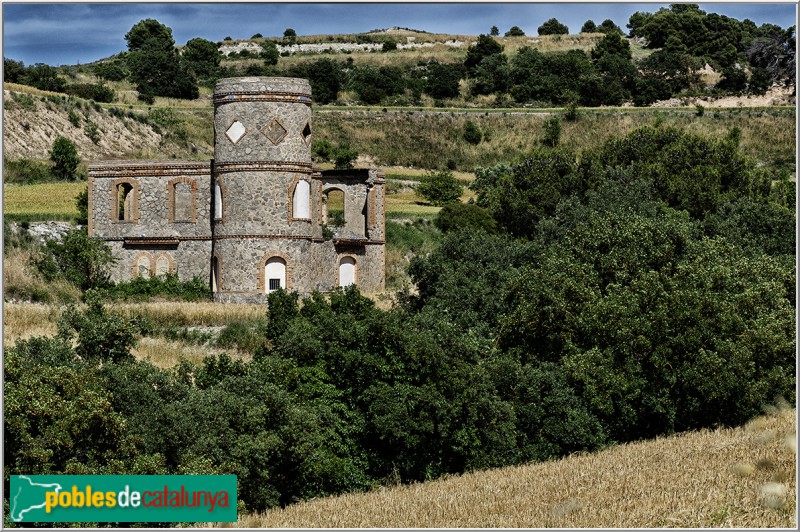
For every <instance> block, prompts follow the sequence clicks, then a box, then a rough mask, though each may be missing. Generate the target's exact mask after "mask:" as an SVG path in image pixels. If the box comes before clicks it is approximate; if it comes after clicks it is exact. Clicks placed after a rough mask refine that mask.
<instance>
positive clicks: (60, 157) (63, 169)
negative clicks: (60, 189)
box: [50, 136, 81, 181]
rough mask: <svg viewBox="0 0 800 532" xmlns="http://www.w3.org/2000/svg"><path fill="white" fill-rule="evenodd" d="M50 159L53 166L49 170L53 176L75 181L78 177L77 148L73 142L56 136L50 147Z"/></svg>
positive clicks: (78, 158)
mask: <svg viewBox="0 0 800 532" xmlns="http://www.w3.org/2000/svg"><path fill="white" fill-rule="evenodd" d="M50 160H51V161H52V162H53V167H52V168H51V170H50V172H51V174H52V175H53V178H55V179H58V180H62V181H75V180H76V179H77V178H78V165H79V164H81V159H80V157H78V148H77V146H75V143H74V142H72V141H71V140H69V139H68V138H66V137H61V136H59V137H57V138H56V140H54V141H53V147H52V148H51V149H50Z"/></svg>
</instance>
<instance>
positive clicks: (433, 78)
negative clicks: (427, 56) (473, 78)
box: [424, 62, 464, 99]
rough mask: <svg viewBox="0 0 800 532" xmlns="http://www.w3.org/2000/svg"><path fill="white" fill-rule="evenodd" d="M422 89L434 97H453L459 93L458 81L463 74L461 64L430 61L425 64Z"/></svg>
mask: <svg viewBox="0 0 800 532" xmlns="http://www.w3.org/2000/svg"><path fill="white" fill-rule="evenodd" d="M425 71H426V72H425V88H424V91H425V92H426V93H427V94H429V95H430V96H431V97H433V98H436V99H442V98H455V97H457V96H458V94H459V81H460V80H461V77H462V76H463V74H464V69H463V68H462V67H461V65H447V64H442V63H439V62H431V63H428V64H427V65H426V66H425Z"/></svg>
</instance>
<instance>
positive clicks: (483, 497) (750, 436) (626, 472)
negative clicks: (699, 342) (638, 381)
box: [217, 406, 797, 528]
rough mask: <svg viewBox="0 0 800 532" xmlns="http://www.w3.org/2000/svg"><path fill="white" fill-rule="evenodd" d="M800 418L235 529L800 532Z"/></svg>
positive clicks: (461, 480)
mask: <svg viewBox="0 0 800 532" xmlns="http://www.w3.org/2000/svg"><path fill="white" fill-rule="evenodd" d="M796 414H797V413H796V410H794V409H789V408H787V407H786V406H782V407H780V408H773V409H771V411H770V412H769V413H768V414H767V415H765V416H762V417H759V418H756V419H754V420H752V421H751V422H750V423H748V424H747V425H745V426H744V427H741V428H736V429H718V430H702V431H696V432H689V433H685V434H680V435H676V436H672V437H667V438H658V439H656V440H651V441H643V442H636V443H630V444H626V445H620V446H616V447H612V448H609V449H607V450H604V451H601V452H597V453H594V454H575V455H572V456H569V457H567V458H564V459H562V460H559V461H552V462H545V463H538V464H530V465H525V466H520V467H510V468H503V469H497V470H492V471H485V472H478V473H471V474H465V475H462V476H457V477H451V478H445V479H442V480H437V481H434V482H427V483H422V484H413V485H409V486H400V487H393V488H382V489H379V490H377V491H375V492H371V493H366V494H352V495H345V496H340V497H331V498H326V499H318V500H312V501H308V502H303V503H299V504H295V505H292V506H289V507H287V508H285V509H278V510H274V511H269V512H266V513H263V514H257V515H244V516H241V517H240V519H239V522H238V523H236V525H235V526H238V527H250V528H306V527H313V528H335V527H346V528H372V527H380V528H384V527H385V528H390V527H401V528H428V527H437V528H460V527H474V528H478V527H492V528H495V527H505V528H512V527H515V528H516V527H522V528H666V527H670V528H672V527H675V528H701V527H702V528H705V527H725V528H761V527H779V528H794V527H795V525H796V513H795V499H796V496H795V492H796V480H795V471H796V452H797V451H796V449H797V447H796V438H797V434H796ZM217 525H219V526H226V525H225V524H224V523H218V524H217Z"/></svg>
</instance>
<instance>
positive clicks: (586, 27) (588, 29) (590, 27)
mask: <svg viewBox="0 0 800 532" xmlns="http://www.w3.org/2000/svg"><path fill="white" fill-rule="evenodd" d="M596 31H597V25H596V24H595V23H594V21H593V20H592V19H589V20H587V21H586V22H584V23H583V26H581V33H594V32H596Z"/></svg>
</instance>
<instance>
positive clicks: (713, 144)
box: [4, 126, 796, 511]
mask: <svg viewBox="0 0 800 532" xmlns="http://www.w3.org/2000/svg"><path fill="white" fill-rule="evenodd" d="M739 137H740V132H739V131H738V130H737V129H733V130H731V131H729V132H728V133H727V134H726V135H724V136H723V137H720V138H707V137H703V136H699V135H695V134H691V133H687V132H685V131H682V130H678V129H674V128H668V127H663V126H656V127H644V128H641V129H638V130H635V131H633V132H632V133H630V134H628V135H626V136H624V137H617V138H612V139H611V140H609V141H608V142H606V143H605V144H603V145H602V146H601V147H599V148H597V149H595V150H584V151H582V152H572V151H569V150H567V149H564V148H560V147H554V148H550V147H541V148H539V149H537V150H535V151H533V152H531V153H528V154H525V155H524V156H521V157H520V158H518V159H517V160H515V161H509V162H506V163H501V164H497V165H495V166H492V167H488V168H483V169H480V170H479V171H477V172H476V179H475V181H474V183H473V184H472V185H471V186H472V188H473V190H474V191H475V192H476V194H477V201H476V202H475V204H453V205H451V206H449V207H447V208H446V209H443V210H442V213H441V216H440V220H438V221H437V225H438V226H439V227H440V228H441V229H442V230H443V231H444V232H445V233H444V235H443V237H442V240H441V244H440V246H439V247H438V249H436V250H435V251H434V252H432V253H430V254H427V255H425V256H418V257H416V258H414V259H413V260H412V262H411V265H410V267H409V273H410V275H411V278H412V280H413V282H414V284H415V285H416V288H417V291H416V292H415V293H410V292H407V291H404V292H402V293H401V294H399V302H398V304H397V305H396V306H395V307H394V308H393V309H391V310H380V309H378V308H376V307H375V305H374V303H373V302H372V301H371V300H370V299H367V298H366V297H364V296H362V295H361V294H360V293H359V292H358V290H357V289H356V288H354V287H350V288H347V289H345V290H342V289H340V290H338V291H336V292H334V293H332V294H329V295H322V294H319V293H315V294H312V295H311V296H310V297H308V298H306V299H304V300H303V301H302V302H301V301H299V299H298V295H297V294H296V293H285V292H283V291H277V292H274V293H272V294H270V297H269V307H268V309H267V310H266V313H267V320H266V321H265V324H264V325H263V327H262V328H261V329H260V331H259V333H258V336H259V338H260V340H259V342H258V343H257V347H254V348H253V350H252V352H253V360H252V361H250V362H241V361H234V360H232V359H231V358H230V357H228V356H226V355H220V356H212V357H207V358H206V359H205V360H204V361H203V362H202V363H199V364H194V363H190V362H187V361H183V362H181V363H180V364H179V365H178V366H177V367H175V368H173V369H159V368H157V367H155V366H153V365H152V364H150V363H149V362H147V361H136V360H135V359H134V358H133V356H132V355H131V352H130V350H131V347H132V346H133V345H134V344H135V341H136V335H137V334H141V333H146V332H147V331H148V330H152V328H153V327H155V324H153V323H150V322H149V321H148V320H146V319H145V318H143V317H124V316H122V315H119V314H117V313H115V312H114V311H113V310H111V309H110V308H107V307H106V306H104V305H103V303H102V301H101V300H100V299H99V297H98V295H97V293H96V292H95V291H93V290H89V291H88V292H87V294H86V300H87V303H88V306H87V308H86V310H83V311H79V310H76V309H68V310H67V311H66V312H64V314H63V316H62V318H61V321H60V322H59V326H58V334H57V335H56V336H55V337H52V338H31V339H28V340H22V341H18V342H17V344H16V345H15V346H14V347H11V348H8V349H7V351H6V360H5V418H4V419H5V442H4V443H5V448H4V453H5V456H4V458H5V464H6V468H5V470H4V475H5V482H6V483H7V482H8V475H10V474H17V473H28V474H43V473H50V474H52V473H83V474H89V473H93V474H111V473H126V474H158V473H181V474H190V473H206V474H212V473H229V474H231V473H232V474H236V475H237V476H238V482H239V500H240V501H241V504H242V509H247V510H249V511H253V510H262V509H265V508H270V507H274V506H279V505H286V504H290V503H292V502H294V501H296V500H299V499H306V498H311V497H319V496H325V495H329V494H335V493H343V492H349V491H359V490H365V489H369V488H372V487H375V486H379V485H385V484H391V483H396V482H411V481H423V480H428V479H433V478H437V477H440V476H442V475H445V474H458V473H461V472H464V471H471V470H476V469H482V468H488V467H497V466H503V465H509V464H519V463H523V462H527V461H536V460H548V459H552V458H556V457H560V456H564V455H566V454H569V453H572V452H578V451H591V450H595V449H599V448H602V447H605V446H608V445H612V444H615V443H621V442H627V441H633V440H637V439H641V438H651V437H655V436H657V435H664V434H670V433H673V432H676V431H685V430H693V429H698V428H701V427H712V426H716V425H738V424H741V423H744V422H746V421H747V420H748V419H750V418H751V417H752V416H755V415H757V414H758V413H759V412H760V411H761V408H762V407H763V406H764V405H765V404H768V403H771V402H772V401H773V400H774V398H775V397H776V396H783V397H784V398H786V399H787V400H789V401H790V402H791V403H794V397H795V396H794V390H795V363H796V360H795V347H796V346H795V334H794V333H795V276H796V273H795V268H794V265H795V238H796V237H795V203H794V198H795V194H794V183H792V182H790V181H789V180H788V178H786V177H785V176H784V177H782V176H778V175H772V174H771V173H770V172H769V171H768V170H766V169H765V168H763V167H759V166H758V165H757V164H756V163H755V162H754V161H753V160H751V159H749V158H748V157H746V156H744V155H743V154H742V153H741V151H740V149H739V145H738V143H739ZM64 254H65V253H61V252H59V255H64ZM90 284H91V283H90ZM87 286H88V285H87ZM7 486H8V484H6V487H7ZM6 493H8V490H6ZM7 501H8V499H6V504H7Z"/></svg>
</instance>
